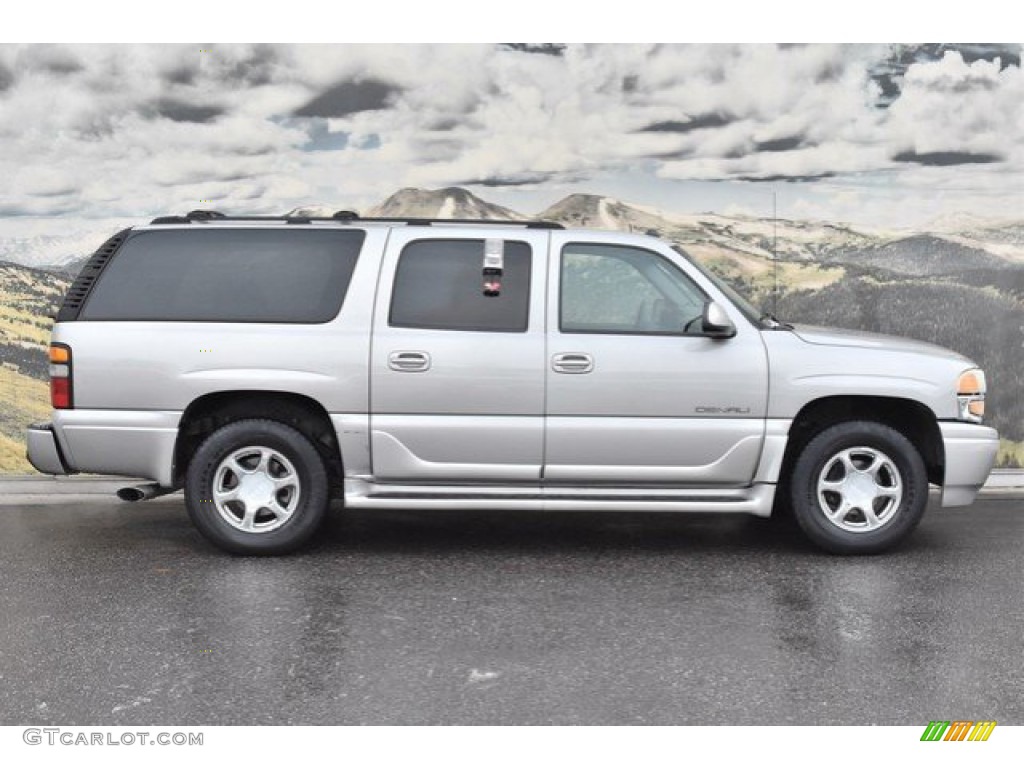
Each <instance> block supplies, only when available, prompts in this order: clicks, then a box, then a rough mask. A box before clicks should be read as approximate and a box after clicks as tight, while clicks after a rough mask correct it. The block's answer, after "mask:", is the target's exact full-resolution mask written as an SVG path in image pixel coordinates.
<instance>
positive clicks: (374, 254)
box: [28, 211, 998, 554]
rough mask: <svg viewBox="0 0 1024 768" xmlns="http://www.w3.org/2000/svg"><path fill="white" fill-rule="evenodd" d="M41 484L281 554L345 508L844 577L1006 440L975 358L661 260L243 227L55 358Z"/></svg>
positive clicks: (162, 249) (32, 451)
mask: <svg viewBox="0 0 1024 768" xmlns="http://www.w3.org/2000/svg"><path fill="white" fill-rule="evenodd" d="M50 355H51V394H52V399H53V408H54V410H53V416H52V423H50V424H42V425H33V426H32V427H30V428H29V430H28V455H29V460H30V461H31V462H32V464H33V465H34V466H35V467H36V468H37V469H39V470H40V471H42V472H46V473H50V474H70V473H74V472H91V473H99V474H112V475H124V476H131V477H140V478H145V479H148V480H150V481H152V482H151V483H150V484H148V485H143V486H138V487H136V488H126V489H123V490H122V492H121V493H120V494H119V495H120V496H121V497H122V498H126V499H139V498H148V497H150V496H154V495H158V494H161V493H168V492H171V491H173V490H177V489H182V488H183V489H184V495H185V501H186V506H187V509H188V513H189V515H190V517H191V519H192V520H193V522H194V523H195V525H196V526H197V527H198V529H199V530H200V531H201V532H202V533H203V534H204V535H205V536H206V537H207V538H208V539H209V540H210V541H212V542H213V543H215V544H216V545H218V546H219V547H221V548H223V549H225V550H228V551H230V552H235V553H249V554H279V553H284V552H289V551H292V550H294V549H296V548H297V547H299V546H300V545H301V544H302V543H303V542H305V541H306V540H308V539H309V537H310V536H312V535H313V534H314V532H315V531H316V529H317V527H318V526H319V524H320V522H321V521H322V520H323V518H324V516H325V513H326V511H327V509H328V505H329V502H330V501H331V499H342V500H343V501H344V505H345V506H346V507H350V508H367V509H385V508H403V509H423V510H430V509H452V508H477V509H545V510H623V511H626V510H663V511H682V512H685V511H714V512H723V513H747V514H753V515H758V516H762V517H768V516H770V515H771V514H772V512H773V508H774V509H775V510H782V511H785V510H790V509H791V510H792V513H793V515H794V516H795V518H796V520H797V522H798V523H799V525H800V527H801V528H802V529H803V531H804V532H805V533H806V534H807V536H808V537H810V539H811V540H813V541H814V542H815V543H817V544H818V545H820V546H821V547H823V548H825V549H826V550H829V551H831V552H836V553H873V552H879V551H882V550H885V549H887V548H890V547H892V546H894V545H896V544H897V543H899V542H900V541H902V540H903V539H904V538H905V537H906V536H907V535H908V534H909V533H910V532H911V531H912V530H913V529H914V527H915V526H916V525H917V523H918V522H919V520H920V519H921V516H922V514H923V513H924V510H925V507H926V504H927V499H928V489H929V484H934V485H938V486H941V487H942V504H943V506H957V505H966V504H970V503H971V502H972V501H973V499H974V497H975V494H976V492H977V490H978V489H979V488H980V487H981V485H982V484H983V483H984V482H985V479H986V477H987V476H988V473H989V471H990V469H991V467H992V465H993V462H994V459H995V454H996V450H997V447H998V438H997V435H996V432H995V430H993V429H991V428H989V427H987V426H983V425H982V424H981V421H982V418H983V415H984V403H985V392H986V382H985V376H984V373H983V372H982V371H980V370H979V369H978V368H977V367H976V366H975V365H974V363H972V362H971V361H970V360H968V359H967V358H965V357H962V356H961V355H958V354H956V353H954V352H951V351H949V350H946V349H942V348H940V347H936V346H932V345H929V344H925V343H921V342H916V341H910V340H905V339H898V338H893V337H885V336H878V335H872V334H864V333H855V332H850V331H838V330H828V329H823V328H812V327H802V326H791V325H788V324H783V323H779V322H777V321H775V320H774V319H772V318H768V317H764V316H760V315H759V313H758V312H756V311H755V310H754V309H752V308H751V307H750V306H749V305H748V304H747V303H746V302H745V301H744V300H743V299H742V298H741V297H739V296H738V295H737V294H735V293H734V292H733V291H732V290H731V289H730V288H729V287H727V286H726V285H725V284H724V283H722V282H721V281H720V280H719V279H718V278H717V277H715V276H714V275H713V274H711V273H709V272H708V271H706V270H705V269H703V268H702V267H701V266H700V265H699V264H698V263H697V262H695V261H694V260H692V259H690V258H689V257H687V256H686V254H684V253H682V252H681V251H679V250H677V249H674V248H672V247H671V246H669V245H667V244H666V243H664V242H662V241H660V240H658V239H656V238H652V237H648V236H644V235H637V234H626V233H612V232H603V231H601V232H598V231H588V230H580V229H563V228H562V227H561V226H559V225H557V224H551V223H547V222H490V221H486V222H485V221H450V220H444V221H442V220H417V219H362V218H359V217H358V216H356V215H355V214H352V213H350V212H339V213H338V214H336V215H335V216H334V217H333V218H329V219H327V218H324V219H319V218H298V217H293V218H258V217H230V218H229V217H225V216H223V215H222V214H217V213H215V212H209V211H195V212H193V213H191V214H189V215H187V216H183V217H162V218H159V219H156V220H154V221H153V222H152V223H151V224H149V225H145V226H137V227H133V228H131V229H129V230H125V231H123V232H119V233H118V234H116V235H114V236H113V237H112V238H111V239H110V240H109V241H108V242H107V243H105V244H104V245H103V246H102V247H101V248H100V249H99V250H98V251H97V252H96V254H95V255H94V256H93V257H92V258H91V259H90V260H89V262H88V263H87V265H86V266H85V268H84V269H83V270H82V272H81V274H80V275H79V277H78V278H77V279H76V281H75V283H74V285H73V286H72V287H71V289H70V290H69V292H68V295H67V297H66V299H65V302H64V304H63V306H62V307H61V309H60V312H59V314H58V316H57V322H56V324H55V325H54V329H53V343H52V345H51V347H50Z"/></svg>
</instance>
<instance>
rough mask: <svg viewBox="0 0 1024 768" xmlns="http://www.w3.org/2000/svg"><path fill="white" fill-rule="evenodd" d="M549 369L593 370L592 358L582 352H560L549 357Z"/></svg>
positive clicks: (576, 371) (567, 371) (583, 371)
mask: <svg viewBox="0 0 1024 768" xmlns="http://www.w3.org/2000/svg"><path fill="white" fill-rule="evenodd" d="M551 370H553V371H554V372H555V373H590V372H591V371H592V370H594V358H592V357H591V356H590V355H588V354H585V353H583V352H560V353H559V354H557V355H555V356H554V357H552V358H551Z"/></svg>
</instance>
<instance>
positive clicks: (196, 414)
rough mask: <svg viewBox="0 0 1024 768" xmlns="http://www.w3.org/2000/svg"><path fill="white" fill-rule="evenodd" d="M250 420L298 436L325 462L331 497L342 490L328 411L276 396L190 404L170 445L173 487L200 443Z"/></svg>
mask: <svg viewBox="0 0 1024 768" xmlns="http://www.w3.org/2000/svg"><path fill="white" fill-rule="evenodd" d="M253 418H256V419H270V420H272V421H278V422H281V423H283V424H287V425H289V426H292V427H294V428H296V429H298V430H299V431H300V432H302V434H304V435H305V436H306V437H307V438H309V440H310V442H312V443H313V445H314V446H315V447H316V449H317V451H318V452H319V453H320V455H321V457H322V458H323V459H324V465H325V466H326V467H327V472H328V478H329V481H330V485H331V489H332V491H334V490H337V489H339V488H340V487H341V486H342V483H343V478H344V471H343V465H342V460H341V451H340V448H339V446H338V436H337V433H336V432H335V429H334V425H333V424H332V422H331V417H330V415H329V414H328V413H327V409H326V408H324V407H323V405H322V404H321V403H320V402H318V401H317V400H315V399H313V398H311V397H309V396H307V395H300V394H297V393H295V392H284V391H276V390H227V391H222V392H211V393H208V394H205V395H202V396H200V397H197V398H196V399H195V400H193V401H192V402H191V403H189V405H188V407H187V408H185V411H184V412H183V413H182V415H181V420H180V421H179V423H178V436H177V439H176V441H175V445H174V463H173V466H172V468H171V474H172V477H173V478H174V482H175V485H181V484H182V483H183V482H184V478H185V474H186V473H187V471H188V465H189V462H190V461H191V460H192V456H193V455H194V454H195V451H196V449H197V448H198V447H199V445H200V444H201V443H202V442H203V440H205V439H206V438H207V437H209V436H210V435H211V434H213V433H214V432H215V431H216V430H218V429H220V428H221V427H222V426H224V425H226V424H229V423H231V422H234V421H239V420H241V419H253Z"/></svg>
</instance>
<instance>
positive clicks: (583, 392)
mask: <svg viewBox="0 0 1024 768" xmlns="http://www.w3.org/2000/svg"><path fill="white" fill-rule="evenodd" d="M575 237H578V236H573V235H572V234H570V233H556V234H554V235H553V237H552V248H551V264H550V268H549V298H548V301H549V304H548V326H549V330H548V383H547V400H548V404H547V412H548V423H547V432H546V450H545V453H546V461H545V467H544V479H545V481H546V482H547V483H551V484H570V485H571V484H580V485H584V484H593V483H608V484H614V485H620V486H632V485H644V484H660V485H672V486H686V485H695V486H708V485H720V486H728V485H743V484H746V483H749V482H750V481H751V480H752V479H753V476H754V472H755V469H756V466H757V462H758V459H759V457H760V453H761V446H762V441H763V439H764V417H765V411H766V406H767V396H768V383H767V372H768V371H767V358H766V352H765V349H764V344H763V342H762V341H761V337H760V332H759V330H758V329H756V328H755V327H754V326H753V325H751V324H750V323H749V322H748V321H746V320H745V319H744V318H743V317H741V316H739V315H738V312H737V311H736V310H735V309H734V308H732V307H731V306H726V310H727V312H728V314H729V315H730V317H731V319H732V320H733V322H734V323H735V324H736V327H737V333H736V335H735V336H734V337H733V338H729V339H712V338H709V337H707V336H704V335H703V333H702V331H701V315H702V311H703V307H704V304H705V302H706V301H708V300H709V299H711V298H715V299H716V300H719V301H720V299H721V295H720V294H718V293H717V290H716V289H715V288H714V286H713V285H712V284H711V283H710V281H708V280H707V278H705V277H704V276H703V275H700V274H699V273H698V272H697V270H695V269H694V268H693V266H692V265H688V264H687V263H686V262H685V260H684V259H682V258H681V257H680V256H679V255H678V254H676V253H674V252H673V251H671V250H670V249H668V248H667V247H666V248H665V249H664V250H663V251H662V250H657V251H656V250H647V249H644V248H638V247H635V246H633V245H628V244H626V243H623V244H617V245H612V244H608V243H588V242H581V241H579V240H577V239H575ZM720 303H723V302H721V301H720Z"/></svg>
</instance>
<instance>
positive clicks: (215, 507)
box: [185, 419, 328, 555]
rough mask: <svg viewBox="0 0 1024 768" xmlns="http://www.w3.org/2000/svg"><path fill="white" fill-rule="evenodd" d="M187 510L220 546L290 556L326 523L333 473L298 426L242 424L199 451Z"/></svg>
mask: <svg viewBox="0 0 1024 768" xmlns="http://www.w3.org/2000/svg"><path fill="white" fill-rule="evenodd" d="M185 505H186V507H187V508H188V513H189V517H191V518H192V522H193V523H194V524H195V526H196V528H198V529H199V531H200V533H202V534H203V535H204V536H205V537H206V538H207V539H209V540H210V541H212V542H213V543H214V544H216V545H217V546H218V547H220V548H221V549H224V550H227V551H228V552H234V553H236V554H247V555H248V554H251V555H279V554H284V553H287V552H291V551H293V550H295V549H297V548H298V547H299V546H300V545H302V544H303V543H304V542H305V541H306V540H307V539H308V538H309V537H310V536H312V535H313V533H314V532H315V531H316V529H317V527H318V526H319V524H320V523H321V521H322V520H323V518H324V514H325V512H326V510H327V505H328V481H327V471H326V469H325V468H324V462H323V459H322V458H321V457H320V454H319V453H318V452H317V450H316V448H315V447H314V446H313V444H312V443H311V442H310V441H309V439H308V438H307V437H306V436H305V435H303V434H302V433H301V432H299V431H298V430H297V429H294V428H293V427H289V426H287V425H285V424H281V423H279V422H276V421H269V420H265V419H246V420H243V421H236V422H234V423H232V424H228V425H227V426H224V427H221V428H220V429H218V430H217V431H216V432H214V433H213V434H212V435H210V436H209V437H208V438H207V439H206V440H205V441H203V444H202V445H200V446H199V450H198V451H196V454H195V456H194V457H193V458H192V461H191V462H190V463H189V467H188V475H187V477H186V482H185Z"/></svg>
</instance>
